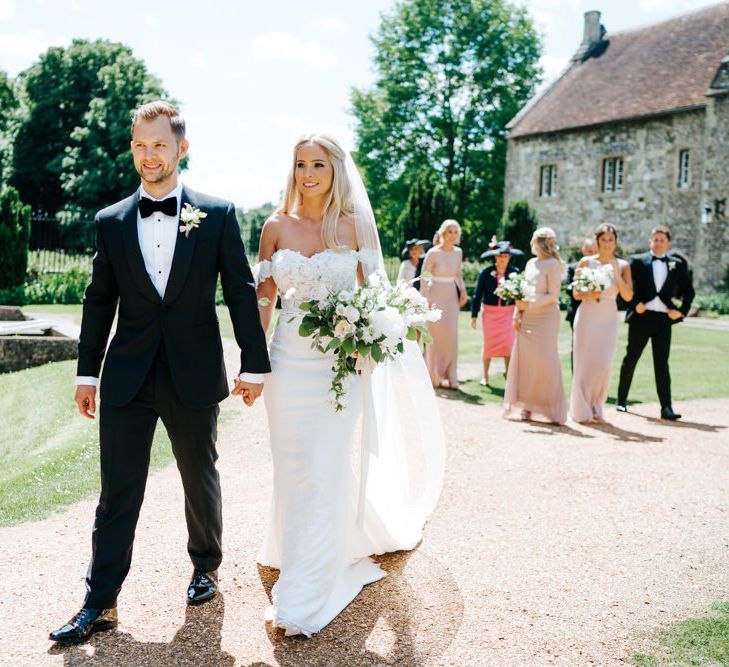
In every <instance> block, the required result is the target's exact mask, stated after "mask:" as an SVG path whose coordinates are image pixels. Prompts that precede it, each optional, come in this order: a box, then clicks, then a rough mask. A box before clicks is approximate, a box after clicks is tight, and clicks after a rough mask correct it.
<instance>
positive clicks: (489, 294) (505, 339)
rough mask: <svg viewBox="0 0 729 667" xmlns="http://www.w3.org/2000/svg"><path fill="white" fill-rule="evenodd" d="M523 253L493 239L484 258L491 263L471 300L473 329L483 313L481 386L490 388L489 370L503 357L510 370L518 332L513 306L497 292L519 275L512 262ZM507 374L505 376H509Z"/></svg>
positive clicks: (511, 302) (482, 273)
mask: <svg viewBox="0 0 729 667" xmlns="http://www.w3.org/2000/svg"><path fill="white" fill-rule="evenodd" d="M523 254H524V253H523V252H522V251H521V250H516V249H515V248H512V247H511V244H510V243H509V242H508V241H498V242H497V241H496V237H495V236H494V238H493V240H492V241H491V243H490V244H489V249H488V250H487V251H486V252H485V253H483V255H481V259H482V260H491V261H493V264H489V265H488V266H486V268H484V269H483V271H481V273H480V274H479V276H478V282H477V283H476V291H475V292H474V294H473V298H472V299H471V328H472V329H475V328H476V323H477V320H478V312H479V309H480V310H481V328H482V331H483V349H482V353H481V357H482V359H483V378H482V379H481V385H483V386H485V387H488V386H490V385H489V367H490V366H491V359H493V358H494V357H501V358H502V359H503V360H504V367H505V371H506V372H508V370H509V358H510V357H511V348H512V347H513V346H514V337H515V335H516V334H515V331H514V326H513V319H514V308H515V306H514V302H513V301H504V300H503V299H500V298H499V297H498V296H496V294H494V291H495V290H496V288H497V287H499V286H500V285H501V283H503V282H504V280H505V279H506V278H508V277H510V276H512V275H514V274H516V273H519V269H517V268H516V267H515V266H511V265H510V264H509V261H510V260H511V258H512V257H514V256H520V255H523ZM506 372H505V373H504V376H506Z"/></svg>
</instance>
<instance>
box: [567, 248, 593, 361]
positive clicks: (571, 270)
mask: <svg viewBox="0 0 729 667" xmlns="http://www.w3.org/2000/svg"><path fill="white" fill-rule="evenodd" d="M580 253H581V254H582V256H583V257H588V256H589V255H596V254H597V242H596V241H595V239H592V238H586V239H585V240H584V241H583V242H582V247H581V248H580ZM579 263H580V262H579V261H577V262H572V263H571V264H568V265H567V278H566V279H565V283H566V285H567V288H568V290H567V291H568V292H569V295H570V302H569V304H568V306H567V316H566V317H565V320H567V321H568V322H569V323H570V329H574V327H575V316H576V315H577V309H578V308H579V307H580V303H581V301H578V300H577V299H575V295H574V292H573V290H572V288H571V287H570V285H571V284H572V282H573V281H574V279H575V271H576V270H577V265H578V264H579ZM573 367H574V350H573V351H571V352H570V368H573Z"/></svg>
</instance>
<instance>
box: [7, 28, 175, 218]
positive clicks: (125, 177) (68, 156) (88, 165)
mask: <svg viewBox="0 0 729 667" xmlns="http://www.w3.org/2000/svg"><path fill="white" fill-rule="evenodd" d="M19 80H20V83H21V85H22V88H23V94H24V103H25V107H26V112H25V117H24V118H23V120H22V122H21V124H20V126H19V128H18V133H17V136H16V138H15V146H14V154H13V175H12V179H11V182H12V184H13V185H15V187H17V189H18V191H19V192H20V196H21V198H22V199H23V201H26V202H27V203H29V204H30V205H31V207H32V209H33V211H34V212H36V213H43V214H49V215H52V214H55V213H56V212H57V211H58V210H59V209H63V208H70V207H72V206H73V205H74V201H73V200H74V198H76V197H79V198H80V201H81V202H82V206H83V207H84V208H88V209H89V210H92V209H95V208H98V207H99V206H102V205H105V204H108V203H111V202H112V201H115V200H116V199H119V198H120V197H121V196H123V195H124V194H127V193H128V189H129V187H128V185H129V182H130V178H131V175H132V174H133V166H132V162H131V160H130V159H127V160H126V161H125V162H124V163H123V164H122V162H121V161H118V156H119V154H120V153H122V152H124V151H127V150H128V147H129V122H130V115H129V114H130V112H131V110H132V109H133V108H134V107H135V106H136V105H137V104H139V103H142V102H145V101H149V100H150V99H153V98H156V97H165V91H164V90H163V89H162V87H161V85H160V83H159V81H157V79H155V78H154V77H152V76H151V75H150V74H148V73H147V71H146V67H145V65H144V63H142V62H141V61H139V60H136V59H135V58H134V57H133V55H132V51H131V49H130V48H129V47H127V46H125V45H123V44H118V43H114V42H109V41H106V40H97V41H94V42H89V41H86V40H80V39H76V40H74V41H73V43H72V44H71V46H69V47H68V48H63V47H51V48H50V49H48V51H46V52H45V53H44V54H43V55H42V56H41V57H40V59H39V61H38V62H37V63H35V64H34V65H32V66H31V67H30V68H28V69H27V70H25V71H24V72H21V74H20V75H19ZM107 123H108V125H106V124H107ZM122 125H126V132H122V131H121V126H122ZM85 160H88V162H85ZM92 181H96V182H94V183H92ZM107 182H109V183H111V184H113V185H112V187H111V188H107V186H106V183H107Z"/></svg>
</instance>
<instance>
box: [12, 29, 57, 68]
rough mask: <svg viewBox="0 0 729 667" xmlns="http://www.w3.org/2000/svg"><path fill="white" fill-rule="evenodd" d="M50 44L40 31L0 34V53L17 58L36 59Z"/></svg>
mask: <svg viewBox="0 0 729 667" xmlns="http://www.w3.org/2000/svg"><path fill="white" fill-rule="evenodd" d="M49 46H50V45H49V44H48V43H47V42H46V40H44V39H43V38H42V37H41V36H40V34H39V33H38V32H26V33H18V32H15V33H4V34H0V55H2V56H7V57H8V58H13V59H15V60H29V61H30V60H35V58H37V57H38V56H39V55H40V54H41V53H43V52H44V51H45V50H46V49H47V48H48V47H49Z"/></svg>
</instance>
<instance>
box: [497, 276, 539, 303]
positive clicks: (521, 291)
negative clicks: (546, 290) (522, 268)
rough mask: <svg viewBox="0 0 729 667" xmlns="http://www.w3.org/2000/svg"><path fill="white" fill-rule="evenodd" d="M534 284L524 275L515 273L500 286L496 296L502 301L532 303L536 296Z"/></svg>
mask: <svg viewBox="0 0 729 667" xmlns="http://www.w3.org/2000/svg"><path fill="white" fill-rule="evenodd" d="M536 293H537V292H536V287H535V286H534V283H533V282H531V281H530V280H527V278H526V276H525V275H524V274H523V273H515V274H513V275H511V276H509V277H508V278H506V279H504V281H503V282H502V283H501V285H499V286H498V287H497V288H496V289H495V290H494V294H495V295H496V296H498V297H499V299H501V300H502V301H531V300H532V299H533V298H534V297H535V296H536Z"/></svg>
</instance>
